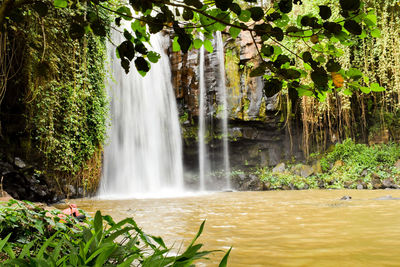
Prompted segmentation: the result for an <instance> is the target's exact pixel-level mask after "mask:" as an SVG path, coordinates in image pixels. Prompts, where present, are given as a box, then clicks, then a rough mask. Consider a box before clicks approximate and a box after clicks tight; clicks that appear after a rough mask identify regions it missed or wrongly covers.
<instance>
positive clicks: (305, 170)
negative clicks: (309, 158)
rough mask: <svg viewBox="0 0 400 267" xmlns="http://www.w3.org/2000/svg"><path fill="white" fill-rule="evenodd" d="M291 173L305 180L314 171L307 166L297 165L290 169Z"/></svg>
mask: <svg viewBox="0 0 400 267" xmlns="http://www.w3.org/2000/svg"><path fill="white" fill-rule="evenodd" d="M291 171H292V172H293V173H294V174H296V175H299V176H301V177H304V178H307V177H308V176H310V175H312V174H313V173H314V169H313V168H312V167H311V166H309V165H303V164H297V165H295V166H293V167H292V169H291Z"/></svg>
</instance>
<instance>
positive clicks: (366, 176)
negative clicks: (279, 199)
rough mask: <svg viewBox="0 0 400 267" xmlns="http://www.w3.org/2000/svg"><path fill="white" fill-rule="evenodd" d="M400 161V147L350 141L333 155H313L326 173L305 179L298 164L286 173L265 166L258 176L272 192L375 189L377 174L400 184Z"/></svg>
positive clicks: (340, 146)
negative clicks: (369, 144)
mask: <svg viewBox="0 0 400 267" xmlns="http://www.w3.org/2000/svg"><path fill="white" fill-rule="evenodd" d="M399 159H400V145H399V144H394V143H391V144H379V145H373V146H368V145H365V144H356V143H355V142H354V141H352V140H351V139H346V140H345V141H343V143H341V144H336V146H335V147H334V149H333V150H332V151H330V152H327V153H325V154H323V155H319V154H313V155H310V159H309V160H310V161H311V162H319V164H320V165H321V168H322V170H323V173H314V174H313V175H311V176H308V177H301V176H300V175H297V174H296V169H297V165H293V166H290V165H289V166H288V167H287V170H286V171H284V172H282V173H274V172H272V170H271V169H270V168H268V167H264V168H259V169H258V170H257V171H256V172H255V174H256V175H257V176H258V177H259V178H260V179H261V180H262V181H264V183H266V184H267V187H268V188H269V189H315V188H328V189H343V188H351V189H354V188H356V187H357V185H360V184H361V185H363V187H368V188H372V180H371V178H372V176H373V175H375V176H377V177H379V179H381V180H383V179H386V178H391V179H393V180H394V182H395V183H397V184H399V183H400V176H399V174H400V170H399V169H397V168H396V167H394V164H395V163H396V162H397V161H398V160H399ZM299 166H301V165H299Z"/></svg>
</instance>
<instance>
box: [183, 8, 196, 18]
mask: <svg viewBox="0 0 400 267" xmlns="http://www.w3.org/2000/svg"><path fill="white" fill-rule="evenodd" d="M193 16H194V13H193V11H192V10H190V9H187V8H185V10H183V14H182V17H183V19H184V20H191V19H193Z"/></svg>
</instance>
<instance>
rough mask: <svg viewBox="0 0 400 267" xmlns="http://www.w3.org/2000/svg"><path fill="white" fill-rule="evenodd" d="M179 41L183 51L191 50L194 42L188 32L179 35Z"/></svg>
mask: <svg viewBox="0 0 400 267" xmlns="http://www.w3.org/2000/svg"><path fill="white" fill-rule="evenodd" d="M178 43H179V45H180V47H181V50H182V52H183V53H186V52H187V51H188V50H189V48H190V45H191V44H192V39H190V37H189V35H187V34H180V35H178Z"/></svg>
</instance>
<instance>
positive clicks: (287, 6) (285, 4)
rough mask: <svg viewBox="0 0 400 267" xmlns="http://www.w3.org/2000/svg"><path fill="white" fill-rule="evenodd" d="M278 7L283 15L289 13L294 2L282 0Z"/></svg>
mask: <svg viewBox="0 0 400 267" xmlns="http://www.w3.org/2000/svg"><path fill="white" fill-rule="evenodd" d="M278 7H279V10H280V11H281V12H282V13H289V12H290V11H292V8H293V3H292V0H281V1H280V2H279V3H278Z"/></svg>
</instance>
